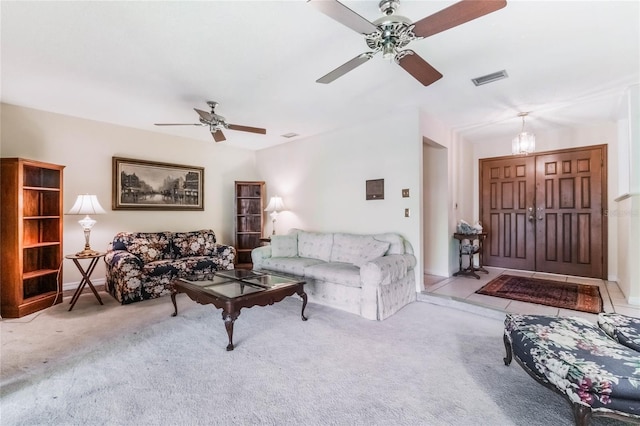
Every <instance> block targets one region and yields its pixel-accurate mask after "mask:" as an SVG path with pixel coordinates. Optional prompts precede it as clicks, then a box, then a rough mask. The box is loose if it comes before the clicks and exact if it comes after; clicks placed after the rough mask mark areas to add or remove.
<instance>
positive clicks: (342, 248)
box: [331, 233, 389, 266]
mask: <svg viewBox="0 0 640 426" xmlns="http://www.w3.org/2000/svg"><path fill="white" fill-rule="evenodd" d="M388 248H389V243H388V242H383V241H378V240H376V239H374V238H373V237H372V236H370V235H354V234H342V233H337V234H334V235H333V248H332V249H331V262H343V263H351V264H354V265H356V266H360V265H362V264H363V263H366V262H368V261H370V260H373V259H375V258H377V257H380V256H383V255H384V254H385V252H386V251H387V249H388Z"/></svg>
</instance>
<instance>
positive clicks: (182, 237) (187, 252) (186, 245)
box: [172, 229, 216, 258]
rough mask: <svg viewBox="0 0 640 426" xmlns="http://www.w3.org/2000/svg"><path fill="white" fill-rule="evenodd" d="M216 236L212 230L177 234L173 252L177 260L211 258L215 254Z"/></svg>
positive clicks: (174, 237)
mask: <svg viewBox="0 0 640 426" xmlns="http://www.w3.org/2000/svg"><path fill="white" fill-rule="evenodd" d="M215 248H216V234H215V233H214V232H213V231H212V230H210V229H204V230H201V231H192V232H176V233H175V234H174V235H173V241H172V250H173V253H174V255H175V257H177V258H181V257H190V256H211V255H213V254H214V253H215Z"/></svg>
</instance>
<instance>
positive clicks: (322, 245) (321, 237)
mask: <svg viewBox="0 0 640 426" xmlns="http://www.w3.org/2000/svg"><path fill="white" fill-rule="evenodd" d="M332 246H333V234H325V233H319V232H306V231H300V232H298V256H300V257H308V258H310V259H320V260H323V261H325V262H329V261H330V260H331V247H332Z"/></svg>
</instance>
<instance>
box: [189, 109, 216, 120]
mask: <svg viewBox="0 0 640 426" xmlns="http://www.w3.org/2000/svg"><path fill="white" fill-rule="evenodd" d="M193 110H194V111H195V112H197V113H198V115H199V116H200V118H202V119H203V120H204V121H206V122H207V123H211V121H213V120H212V119H213V116H212V115H211V114H210V113H208V112H206V111H202V110H201V109H197V108H194V109H193Z"/></svg>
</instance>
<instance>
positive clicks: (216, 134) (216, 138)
mask: <svg viewBox="0 0 640 426" xmlns="http://www.w3.org/2000/svg"><path fill="white" fill-rule="evenodd" d="M211 136H213V140H214V141H216V142H222V141H226V140H227V138H225V137H224V133H222V130H216V131H215V132H211Z"/></svg>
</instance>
